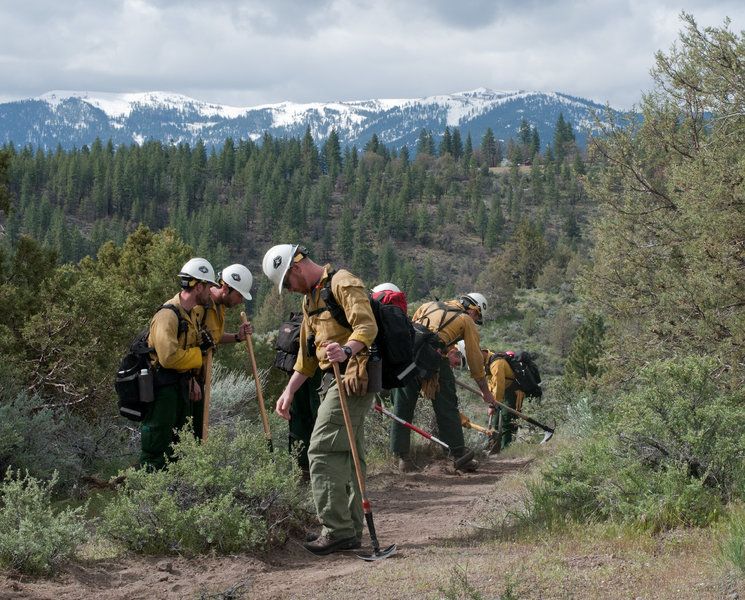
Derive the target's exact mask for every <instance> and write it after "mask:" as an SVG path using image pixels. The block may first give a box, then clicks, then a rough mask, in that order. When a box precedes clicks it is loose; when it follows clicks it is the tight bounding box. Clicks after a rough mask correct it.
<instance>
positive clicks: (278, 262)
mask: <svg viewBox="0 0 745 600" xmlns="http://www.w3.org/2000/svg"><path fill="white" fill-rule="evenodd" d="M273 264H274V268H275V269H279V265H281V264H282V257H281V256H275V257H274V263H273Z"/></svg>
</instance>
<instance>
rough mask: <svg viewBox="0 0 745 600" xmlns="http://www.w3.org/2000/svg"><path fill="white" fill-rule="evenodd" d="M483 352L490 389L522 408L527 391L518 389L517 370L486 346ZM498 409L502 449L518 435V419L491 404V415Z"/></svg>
mask: <svg viewBox="0 0 745 600" xmlns="http://www.w3.org/2000/svg"><path fill="white" fill-rule="evenodd" d="M481 354H482V356H483V357H484V367H485V368H486V372H487V375H488V377H489V389H490V390H491V391H492V393H493V394H494V398H496V399H497V400H498V401H499V402H501V403H502V404H504V405H505V406H509V407H510V408H512V409H515V410H517V411H519V410H522V402H523V398H524V397H525V393H524V392H523V391H522V390H520V389H518V387H517V383H516V382H515V372H514V371H513V370H512V368H511V367H510V364H509V363H508V362H507V360H506V359H505V358H502V357H500V356H499V355H498V354H496V353H495V352H492V351H491V350H487V349H486V348H482V350H481ZM498 410H499V411H501V415H500V416H499V418H500V419H501V420H502V437H501V442H500V450H504V449H505V448H506V447H507V446H509V445H510V444H511V443H512V441H513V438H514V437H516V436H517V421H516V420H515V415H513V414H512V413H511V412H509V411H507V410H505V409H504V408H496V407H494V406H491V407H489V415H490V416H493V415H496V414H498V413H497V411H498Z"/></svg>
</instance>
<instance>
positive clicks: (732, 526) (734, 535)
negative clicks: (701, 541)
mask: <svg viewBox="0 0 745 600" xmlns="http://www.w3.org/2000/svg"><path fill="white" fill-rule="evenodd" d="M727 525H728V527H727V533H726V534H725V536H724V537H723V538H722V539H721V541H720V542H719V553H720V558H721V559H722V560H723V561H724V562H725V563H728V564H731V565H732V566H733V567H734V568H735V570H736V571H737V572H738V573H739V575H740V576H743V575H745V510H743V509H742V508H738V509H735V510H733V511H732V512H731V513H730V514H729V519H728V523H727Z"/></svg>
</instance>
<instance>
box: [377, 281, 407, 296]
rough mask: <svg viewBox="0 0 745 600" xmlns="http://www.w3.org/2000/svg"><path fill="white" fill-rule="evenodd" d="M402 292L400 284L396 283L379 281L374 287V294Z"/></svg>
mask: <svg viewBox="0 0 745 600" xmlns="http://www.w3.org/2000/svg"><path fill="white" fill-rule="evenodd" d="M385 291H390V292H400V291H401V290H399V289H398V286H397V285H396V284H394V283H379V284H378V285H376V286H375V287H374V288H373V289H372V293H373V294H377V293H378V292H385Z"/></svg>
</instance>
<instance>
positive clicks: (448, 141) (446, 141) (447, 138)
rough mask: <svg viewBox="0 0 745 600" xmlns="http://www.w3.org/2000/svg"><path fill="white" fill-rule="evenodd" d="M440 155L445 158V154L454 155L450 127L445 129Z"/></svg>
mask: <svg viewBox="0 0 745 600" xmlns="http://www.w3.org/2000/svg"><path fill="white" fill-rule="evenodd" d="M438 154H439V155H440V156H444V155H445V154H451V155H452V154H453V138H452V136H451V135H450V127H445V133H444V134H443V136H442V140H441V141H440V148H439V152H438Z"/></svg>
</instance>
